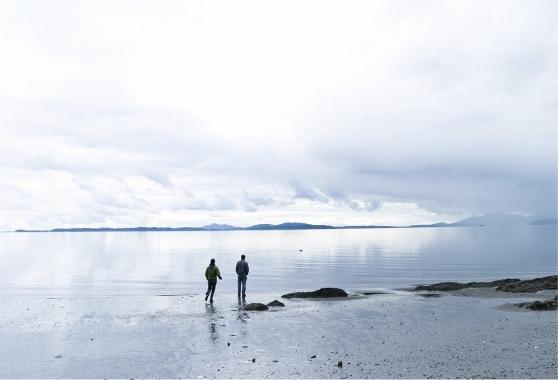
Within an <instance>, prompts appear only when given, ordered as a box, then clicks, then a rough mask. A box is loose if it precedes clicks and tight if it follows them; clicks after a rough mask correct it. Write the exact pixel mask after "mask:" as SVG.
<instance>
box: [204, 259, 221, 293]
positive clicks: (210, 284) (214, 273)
mask: <svg viewBox="0 0 558 380" xmlns="http://www.w3.org/2000/svg"><path fill="white" fill-rule="evenodd" d="M205 278H206V279H207V292H206V293H205V300H206V301H207V297H209V294H210V293H211V298H210V299H209V302H211V303H213V294H215V286H217V278H219V280H222V279H223V278H222V277H221V272H219V268H218V267H217V265H215V259H211V261H210V262H209V266H208V267H207V269H206V270H205Z"/></svg>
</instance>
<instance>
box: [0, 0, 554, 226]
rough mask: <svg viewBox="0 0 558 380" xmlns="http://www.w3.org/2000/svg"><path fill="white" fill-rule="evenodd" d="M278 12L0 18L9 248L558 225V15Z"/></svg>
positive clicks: (10, 14) (154, 10)
mask: <svg viewBox="0 0 558 380" xmlns="http://www.w3.org/2000/svg"><path fill="white" fill-rule="evenodd" d="M269 7H272V5H271V4H268V5H265V4H263V3H261V2H240V3H239V4H238V6H236V7H231V6H230V5H227V4H226V3H223V4H220V5H219V7H216V6H211V5H207V6H203V7H199V6H197V5H193V4H185V3H182V2H168V3H165V4H156V3H151V2H139V3H138V2H125V1H122V2H118V3H114V2H98V3H95V4H92V3H87V2H63V1H60V2H57V1H55V2H52V3H50V4H49V5H48V6H47V5H46V4H43V3H41V2H29V3H25V6H23V7H19V6H17V7H16V6H13V5H11V4H8V3H3V4H2V5H0V25H1V26H0V42H1V43H2V44H3V46H5V50H6V54H5V56H6V57H7V58H6V59H5V60H4V61H3V62H2V63H0V80H2V83H3V86H2V88H1V89H0V128H1V132H2V139H1V140H0V153H1V154H2V157H3V160H2V163H1V164H0V199H1V201H0V211H1V213H2V217H1V218H0V229H5V228H12V227H19V226H21V227H29V226H31V227H38V228H48V227H58V226H61V225H95V224H97V225H98V224H107V223H109V224H117V225H139V224H160V223H166V224H168V225H171V224H174V225H176V224H195V223H198V222H199V223H205V222H211V221H213V220H212V219H213V218H228V219H220V220H221V221H228V222H234V221H235V220H236V219H238V220H243V221H246V222H247V223H248V222H254V223H257V222H260V221H261V220H260V219H261V218H278V219H281V218H284V217H285V218H286V217H288V218H295V219H296V218H297V215H300V216H301V218H302V217H303V218H311V215H315V218H314V219H312V221H315V222H317V223H322V222H331V220H330V219H328V218H330V217H331V218H335V221H341V223H343V221H344V224H354V223H353V220H356V219H354V218H356V217H358V218H361V217H362V218H363V219H359V221H360V220H369V223H370V224H373V223H376V222H377V221H378V220H379V222H380V223H381V222H382V221H381V220H380V219H378V218H379V215H380V211H381V209H382V206H383V205H385V204H399V203H402V204H409V205H418V206H417V207H419V208H421V209H422V210H425V211H424V213H423V214H420V213H419V214H417V216H416V218H419V219H417V220H421V221H422V220H423V219H420V218H427V219H424V222H429V221H438V219H444V218H445V219H447V218H452V217H453V218H458V217H460V216H463V215H468V214H478V213H485V212H520V213H530V214H536V213H545V212H549V211H550V212H551V211H553V210H555V209H556V199H557V194H556V179H557V178H556V173H557V166H556V159H557V157H556V155H557V153H556V152H557V137H558V136H557V131H556V125H557V121H558V111H557V109H558V106H557V97H558V93H557V83H556V79H555V78H556V77H558V69H557V68H558V58H557V56H558V54H557V51H558V46H557V39H556V38H555V36H556V34H557V33H558V28H557V27H556V25H555V20H554V17H553V15H555V14H556V12H557V11H558V6H557V4H556V2H553V1H536V2H525V1H503V2H496V1H494V2H488V3H487V2H477V1H466V2H459V3H457V2H421V3H416V2H374V3H373V4H372V3H370V2H354V3H351V4H350V5H349V4H342V3H340V2H311V1H307V2H297V3H291V2H286V3H284V4H283V5H282V6H281V7H277V6H273V9H271V8H269ZM286 25H289V28H286V27H285V26H286ZM413 207H414V206H413ZM413 207H409V210H411V211H409V212H412V210H413ZM427 211H431V212H432V214H431V215H430V214H428V212H427ZM297 212H298V213H299V214H297ZM322 212H323V214H321V213H322ZM425 215H426V216H425ZM307 220H308V219H307ZM264 221H265V220H264ZM408 221H415V219H412V217H411V216H409V219H408V220H405V218H404V217H403V218H402V219H401V220H400V223H401V224H406V223H407V222H408Z"/></svg>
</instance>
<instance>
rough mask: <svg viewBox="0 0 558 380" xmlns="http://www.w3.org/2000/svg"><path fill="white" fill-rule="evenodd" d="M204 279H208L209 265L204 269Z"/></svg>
mask: <svg viewBox="0 0 558 380" xmlns="http://www.w3.org/2000/svg"><path fill="white" fill-rule="evenodd" d="M205 279H206V280H209V267H207V269H206V270H205Z"/></svg>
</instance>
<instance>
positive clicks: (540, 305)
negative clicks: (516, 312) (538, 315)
mask: <svg viewBox="0 0 558 380" xmlns="http://www.w3.org/2000/svg"><path fill="white" fill-rule="evenodd" d="M514 306H516V307H522V308H525V309H531V310H556V309H557V308H558V296H555V297H554V298H551V299H549V300H546V301H533V302H522V303H516V304H515V305H514Z"/></svg>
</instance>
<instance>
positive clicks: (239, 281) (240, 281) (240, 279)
mask: <svg viewBox="0 0 558 380" xmlns="http://www.w3.org/2000/svg"><path fill="white" fill-rule="evenodd" d="M241 283H242V276H238V298H240V284H241Z"/></svg>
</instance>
